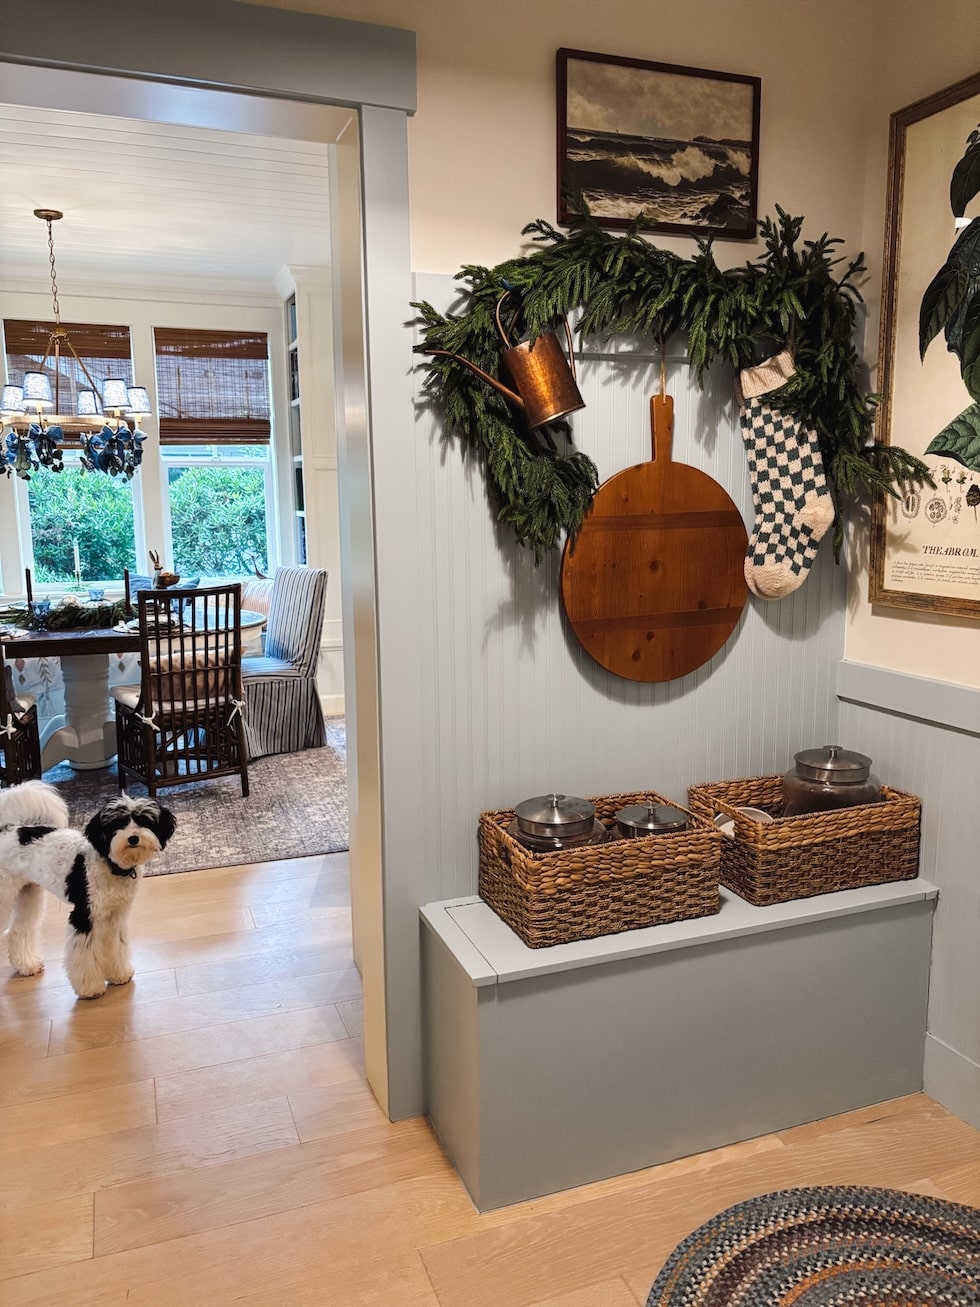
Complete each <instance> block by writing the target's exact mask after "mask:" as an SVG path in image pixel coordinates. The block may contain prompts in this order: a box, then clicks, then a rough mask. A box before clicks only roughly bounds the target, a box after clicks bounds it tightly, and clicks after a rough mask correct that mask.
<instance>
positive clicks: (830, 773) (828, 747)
mask: <svg viewBox="0 0 980 1307" xmlns="http://www.w3.org/2000/svg"><path fill="white" fill-rule="evenodd" d="M796 770H797V772H798V773H799V775H800V776H802V777H803V779H804V780H807V781H829V782H830V783H831V784H835V783H836V784H838V785H850V784H852V783H853V782H854V781H864V780H867V779H868V776H869V775H870V774H871V759H870V758H869V757H867V755H866V754H863V753H852V752H851V751H850V750H849V749H842V748H841V746H840V745H839V744H825V745H824V746H823V748H822V749H804V750H803V752H802V753H798V754H797V755H796Z"/></svg>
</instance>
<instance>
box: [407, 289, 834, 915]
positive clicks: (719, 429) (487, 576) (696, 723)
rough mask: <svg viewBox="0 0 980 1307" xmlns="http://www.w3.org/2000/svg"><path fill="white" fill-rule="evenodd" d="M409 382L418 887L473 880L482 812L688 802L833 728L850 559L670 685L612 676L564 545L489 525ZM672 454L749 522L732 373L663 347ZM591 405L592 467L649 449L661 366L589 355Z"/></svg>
mask: <svg viewBox="0 0 980 1307" xmlns="http://www.w3.org/2000/svg"><path fill="white" fill-rule="evenodd" d="M416 297H417V298H419V299H425V300H428V301H429V302H431V303H433V304H435V305H436V306H437V307H438V308H440V309H442V310H443V311H445V309H447V308H448V307H449V306H450V305H451V304H452V303H453V299H454V283H453V282H452V280H451V279H450V278H447V277H436V276H418V277H417V279H416ZM423 375H424V374H423V371H422V369H421V368H419V370H418V371H417V373H416V387H417V427H416V450H415V452H416V459H417V478H416V481H417V486H418V502H417V505H416V507H417V518H416V526H417V530H418V533H419V538H418V554H419V559H420V562H421V561H422V560H424V564H425V565H424V568H423V570H422V571H421V572H420V575H419V577H418V582H417V589H418V602H419V607H420V630H421V633H422V642H423V647H422V649H421V651H420V655H421V663H422V667H423V674H422V694H423V700H424V702H423V705H422V709H423V711H422V718H423V720H424V721H425V722H426V723H427V729H426V731H425V733H424V737H423V739H422V740H421V741H419V742H417V743H416V742H413V743H412V745H411V746H407V747H412V748H415V747H417V749H418V757H417V765H418V766H420V767H421V768H422V770H423V774H424V776H425V821H424V827H425V849H424V866H425V891H426V901H438V900H441V899H447V898H454V897H456V896H458V895H464V894H470V893H473V892H474V891H475V889H476V884H477V872H478V851H477V842H476V826H477V820H478V817H479V814H480V813H481V812H482V811H484V810H486V809H488V808H498V807H499V808H507V807H512V806H513V804H514V803H516V802H517V801H519V800H520V799H522V798H528V797H530V796H531V795H535V794H542V793H546V792H549V791H551V790H559V791H564V792H566V793H569V794H579V795H592V794H610V793H620V792H629V791H634V790H642V789H652V790H655V791H657V792H658V793H660V794H662V795H664V796H665V797H667V798H670V799H674V800H680V801H684V800H685V799H686V794H687V787H688V785H690V784H691V783H692V782H696V781H710V780H724V779H729V778H732V777H737V776H748V775H754V774H760V773H765V772H774V771H783V770H784V769H785V768H786V766H787V765H788V762H789V760H790V759H791V758H792V755H793V754H794V753H795V752H796V751H797V750H798V749H800V748H802V747H810V746H812V745H818V744H823V743H825V742H826V741H828V740H831V739H833V738H835V737H836V734H837V702H836V696H835V674H836V665H837V662H838V660H839V658H840V654H841V649H842V645H843V621H844V606H845V584H844V569H843V567H838V566H836V565H835V563H834V560H833V556H832V552H831V548H830V543H829V541H826V542H825V544H824V547H823V548H822V549H821V551H820V556H819V558H818V560H817V563H816V565H815V567H814V569H813V571H812V573H811V576H810V578H809V580H808V581H807V583H806V584H805V585H804V586H803V587H802V588H801V589H800V590H799V591H797V593H796V594H795V595H793V596H792V597H790V598H787V599H785V600H782V601H781V602H779V603H773V604H765V603H762V602H761V601H758V600H755V599H753V598H751V596H750V598H749V601H748V603H747V604H746V608H745V612H744V614H743V617H742V620H741V622H740V624H739V626H738V628H737V629H736V631H735V633H734V634H733V635H732V637H731V638H730V640H729V641H728V643H727V644H726V645H725V646H724V647H723V648H722V649H721V650H720V651H719V652H718V653H717V654H715V656H714V657H713V658H712V659H711V660H710V662H709V663H707V664H706V665H705V666H703V667H701V668H699V669H698V670H697V671H694V672H692V673H690V674H689V675H688V676H685V677H682V678H680V679H678V680H675V681H670V682H667V683H664V684H659V685H645V684H637V683H634V682H632V681H626V680H623V679H621V678H620V677H617V676H613V675H612V674H610V673H608V672H606V671H605V670H604V669H603V668H601V667H599V666H598V664H596V663H595V662H593V660H592V659H591V658H589V657H588V655H587V654H585V652H584V651H583V650H582V649H581V647H580V646H579V644H578V642H577V641H576V639H575V637H574V635H573V634H572V633H571V632H570V631H569V630H568V629H567V626H566V623H565V621H564V617H563V614H562V611H561V603H560V593H559V568H560V557H559V556H558V555H557V554H555V555H554V556H551V557H549V558H547V559H546V560H544V561H543V562H542V563H541V565H540V566H535V563H534V559H533V557H532V556H531V555H530V554H529V553H528V551H526V550H523V549H519V548H518V547H517V546H516V545H515V544H514V543H513V540H512V538H511V536H510V534H509V533H508V532H507V531H505V530H501V529H499V528H498V526H497V524H496V523H495V520H494V512H493V510H492V508H491V507H490V505H489V503H488V499H487V494H486V490H485V484H484V480H483V476H482V473H481V471H480V468H479V467H478V465H477V463H476V461H475V460H472V459H464V458H463V456H462V454H461V451H460V448H459V445H458V444H457V443H455V442H447V440H446V439H445V432H444V427H443V424H442V422H441V420H440V418H439V415H438V414H437V413H435V412H434V411H433V409H432V408H431V406H429V405H428V404H427V403H426V400H425V397H424V395H423V394H422V393H421V389H420V388H421V383H422V379H423ZM667 375H668V390H669V392H670V393H671V394H672V395H673V396H674V404H675V431H674V448H673V456H674V459H675V460H676V461H678V462H688V463H691V464H693V465H694V466H696V467H699V468H701V469H702V470H703V471H705V472H707V473H708V474H709V475H711V476H713V477H714V478H715V479H716V480H717V481H718V482H719V483H720V484H721V485H722V486H724V487H725V489H726V490H727V491H728V493H729V494H730V495H731V496H732V498H733V499H734V501H735V503H736V504H737V505H738V506H739V508H740V510H741V511H742V513H743V516H744V518H745V520H746V522H747V523H749V524H751V521H752V499H751V490H750V485H749V480H748V475H747V470H746V462H745V456H744V452H743V446H742V441H741V436H740V433H739V429H738V421H737V415H736V413H735V410H734V406H733V404H732V400H731V378H730V374H729V373H727V370H725V369H719V370H718V373H717V374H715V375H712V376H711V377H710V378H709V379H708V385H707V386H706V388H705V390H704V391H700V390H698V389H697V387H696V386H695V385H694V384H693V379H692V377H691V375H690V371H689V368H688V367H687V363H686V360H685V359H684V358H683V357H682V356H681V355H680V354H677V353H672V354H671V356H670V357H669V359H668V373H667ZM579 381H580V387H581V390H582V394H583V397H584V398H585V401H586V408H585V409H584V410H583V411H581V412H579V413H576V414H575V415H574V417H573V419H572V425H573V428H574V439H575V444H576V446H577V447H578V448H579V449H581V450H583V451H584V452H586V453H587V454H589V456H590V457H592V458H593V459H594V461H595V462H596V465H597V467H598V470H599V475H600V480H604V479H605V478H606V477H608V476H609V475H611V474H612V473H613V472H616V471H618V470H620V469H622V468H625V467H629V466H631V465H632V464H634V463H637V462H640V461H643V460H645V459H647V458H649V457H650V426H649V398H650V396H651V395H652V394H654V393H655V392H656V390H657V388H658V385H659V360H658V359H654V358H652V357H650V356H649V355H648V354H643V353H642V352H641V351H640V350H639V349H635V350H634V349H630V348H628V347H623V346H622V344H620V345H619V346H618V347H617V349H616V350H614V351H609V352H602V353H597V354H595V355H591V356H590V357H588V358H585V359H583V360H581V361H580V365H579Z"/></svg>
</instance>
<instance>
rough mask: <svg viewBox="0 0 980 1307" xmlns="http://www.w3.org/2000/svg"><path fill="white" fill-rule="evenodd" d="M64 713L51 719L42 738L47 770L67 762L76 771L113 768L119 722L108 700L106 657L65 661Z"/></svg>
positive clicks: (78, 658)
mask: <svg viewBox="0 0 980 1307" xmlns="http://www.w3.org/2000/svg"><path fill="white" fill-rule="evenodd" d="M61 670H62V675H63V676H64V681H65V711H64V713H63V714H61V715H59V716H58V717H52V718H51V720H50V721H49V722H48V724H47V726H46V727H45V729H44V732H43V734H42V736H41V766H42V767H43V768H44V770H45V771H47V769H48V768H49V767H54V766H56V765H57V764H58V763H59V762H64V761H66V760H67V761H68V762H69V763H70V764H71V766H72V767H74V768H75V770H76V771H97V770H99V769H100V768H104V767H111V766H112V764H113V762H114V761H115V757H116V721H115V714H114V710H113V706H112V700H111V699H110V698H109V659H108V657H107V656H106V654H79V655H75V656H73V657H71V658H62V660H61Z"/></svg>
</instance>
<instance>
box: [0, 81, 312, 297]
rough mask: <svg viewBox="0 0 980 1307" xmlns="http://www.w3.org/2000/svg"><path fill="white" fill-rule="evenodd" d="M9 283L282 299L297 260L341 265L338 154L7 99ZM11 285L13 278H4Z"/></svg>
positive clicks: (0, 224) (2, 140)
mask: <svg viewBox="0 0 980 1307" xmlns="http://www.w3.org/2000/svg"><path fill="white" fill-rule="evenodd" d="M0 177H2V178H3V179H4V184H3V186H2V187H0V278H2V282H3V283H7V284H9V283H10V282H11V281H17V282H19V283H23V282H30V283H32V286H31V288H33V283H34V282H35V281H36V282H37V283H38V285H39V288H44V289H45V290H47V288H48V286H49V285H50V281H49V267H48V249H47V226H46V224H45V223H44V222H42V221H40V220H39V219H37V218H35V217H34V214H33V210H34V209H38V208H46V209H61V210H62V211H63V213H64V215H65V216H64V218H63V219H61V220H60V221H59V222H56V223H55V224H54V227H53V233H54V244H55V257H56V260H57V272H58V287H59V292H60V298H61V302H62V310H63V312H65V313H66V316H69V317H70V311H71V306H70V299H71V292H72V289H73V288H75V287H81V286H84V285H86V284H89V285H95V284H97V285H101V286H105V285H111V284H113V283H119V282H121V281H125V282H129V283H130V284H131V283H132V281H134V280H135V281H136V282H137V284H139V283H142V284H145V285H157V286H164V287H169V288H171V289H177V288H188V289H195V288H196V289H202V288H209V289H210V288H217V287H221V288H224V289H227V290H231V291H242V292H248V293H253V292H255V291H263V292H266V293H271V292H272V290H273V279H274V277H275V276H276V273H277V272H278V271H279V270H280V269H281V268H282V267H284V266H287V265H307V266H317V265H319V266H322V265H325V264H327V263H328V262H329V226H328V190H327V180H328V179H327V146H326V145H324V144H321V143H319V142H316V141H300V140H284V139H280V138H277V137H272V136H257V135H245V134H240V133H237V132H229V131H222V130H217V129H212V128H202V127H186V126H173V125H170V124H164V123H155V122H142V121H136V120H134V119H129V118H113V117H106V116H102V115H97V114H89V113H78V112H65V111H62V110H56V109H40V108H26V107H24V106H21V105H8V104H0ZM0 284H2V283H0Z"/></svg>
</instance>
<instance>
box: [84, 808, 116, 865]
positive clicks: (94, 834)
mask: <svg viewBox="0 0 980 1307" xmlns="http://www.w3.org/2000/svg"><path fill="white" fill-rule="evenodd" d="M85 838H86V839H87V840H88V842H89V844H91V846H92V848H93V849H95V851H96V852H97V853H101V854H102V856H103V857H104V858H105V857H107V856H108V854H109V843H110V840H111V836H110V834H109V832H108V831H107V830H106V827H105V823H104V822H103V820H102V813H101V812H97V813H96V814H95V816H94V817H92V818H91V819H90V821H89V824H88V825H87V826H86V827H85Z"/></svg>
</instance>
